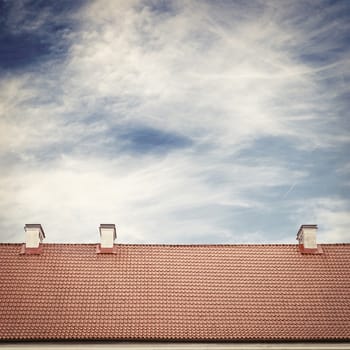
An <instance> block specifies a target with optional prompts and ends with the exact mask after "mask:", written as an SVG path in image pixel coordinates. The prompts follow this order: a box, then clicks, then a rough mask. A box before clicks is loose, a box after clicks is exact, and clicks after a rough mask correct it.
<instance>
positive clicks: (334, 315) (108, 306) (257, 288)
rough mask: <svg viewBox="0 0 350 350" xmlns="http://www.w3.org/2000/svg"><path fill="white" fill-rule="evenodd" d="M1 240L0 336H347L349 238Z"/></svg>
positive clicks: (349, 328)
mask: <svg viewBox="0 0 350 350" xmlns="http://www.w3.org/2000/svg"><path fill="white" fill-rule="evenodd" d="M322 248H323V251H324V254H322V255H310V254H300V253H299V251H298V247H297V246H296V245H188V246H179V245H176V246H175V245H117V253H116V254H96V245H93V244H44V245H43V252H42V254H41V255H20V254H19V252H20V249H21V245H20V244H0V266H1V268H0V282H1V283H0V339H3V340H30V339H45V340H51V339H80V340H81V339H115V340H165V341H166V340H193V341H221V340H225V341H242V340H243V341H246V340H258V341H263V340H266V341H274V340H295V341H297V340H336V339H347V340H349V339H350V269H349V266H350V244H329V245H322Z"/></svg>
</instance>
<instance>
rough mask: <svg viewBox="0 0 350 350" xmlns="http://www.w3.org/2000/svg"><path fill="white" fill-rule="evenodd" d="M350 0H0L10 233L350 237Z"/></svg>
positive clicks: (2, 185)
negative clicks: (110, 230) (314, 233)
mask: <svg viewBox="0 0 350 350" xmlns="http://www.w3.org/2000/svg"><path fill="white" fill-rule="evenodd" d="M349 78H350V2H349V1H284V2H283V3H282V2H280V1H215V2H214V1H111V0H109V1H107V0H106V1H104V0H97V1H59V2H58V1H34V0H33V1H29V0H28V1H24V0H23V1H20V0H14V1H5V0H0V132H1V135H0V136H1V137H0V152H1V158H0V162H1V174H0V191H1V192H0V238H1V241H3V242H21V241H23V238H24V233H23V225H24V224H25V223H41V224H42V225H43V227H44V229H45V231H46V234H47V239H46V242H95V241H96V240H98V230H97V227H98V225H99V224H100V223H115V224H116V225H117V231H118V241H119V242H122V243H294V242H295V235H296V232H297V230H298V228H299V226H300V225H301V224H314V223H316V224H318V225H319V241H320V242H350V230H349V227H350V196H349V194H350V160H349V159H350V157H349V149H350V119H349V110H350V108H349V107H350V102H349V101H350V89H349V86H350V85H349V80H350V79H349Z"/></svg>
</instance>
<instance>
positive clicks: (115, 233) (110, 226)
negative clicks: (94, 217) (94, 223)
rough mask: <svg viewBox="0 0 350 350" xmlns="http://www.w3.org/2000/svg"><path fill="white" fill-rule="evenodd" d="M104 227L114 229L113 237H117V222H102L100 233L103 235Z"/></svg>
mask: <svg viewBox="0 0 350 350" xmlns="http://www.w3.org/2000/svg"><path fill="white" fill-rule="evenodd" d="M103 229H109V230H110V229H112V230H113V238H114V239H116V238H117V231H116V229H115V224H100V227H99V231H100V235H102V233H101V231H102V230H103Z"/></svg>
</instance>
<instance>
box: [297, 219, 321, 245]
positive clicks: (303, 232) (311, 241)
mask: <svg viewBox="0 0 350 350" xmlns="http://www.w3.org/2000/svg"><path fill="white" fill-rule="evenodd" d="M316 233H317V225H301V226H300V229H299V231H298V234H297V240H298V241H299V245H302V246H303V248H304V249H317V240H316Z"/></svg>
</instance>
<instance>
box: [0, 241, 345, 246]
mask: <svg viewBox="0 0 350 350" xmlns="http://www.w3.org/2000/svg"><path fill="white" fill-rule="evenodd" d="M23 244H24V242H20V243H13V242H0V245H17V246H18V245H23ZM42 244H43V245H46V246H48V245H59V246H93V245H96V244H99V242H95V243H67V242H65V243H58V242H52V243H42ZM319 244H321V245H322V246H342V245H350V243H319ZM115 245H116V246H129V247H133V246H135V247H252V246H255V247H257V246H258V247H260V246H264V247H271V246H273V247H275V246H276V247H281V246H286V247H290V246H293V247H294V246H297V245H298V243H198V244H195V243H189V244H184V243H183V244H171V243H116V244H115Z"/></svg>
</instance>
